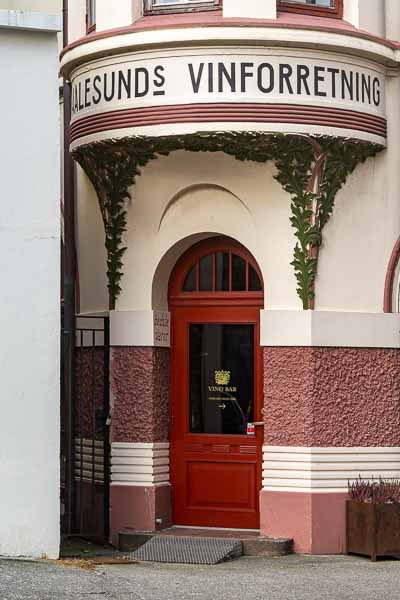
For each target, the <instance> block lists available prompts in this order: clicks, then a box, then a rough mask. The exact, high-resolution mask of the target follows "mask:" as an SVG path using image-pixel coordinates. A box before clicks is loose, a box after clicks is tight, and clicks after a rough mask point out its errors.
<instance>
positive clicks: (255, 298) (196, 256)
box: [168, 236, 264, 308]
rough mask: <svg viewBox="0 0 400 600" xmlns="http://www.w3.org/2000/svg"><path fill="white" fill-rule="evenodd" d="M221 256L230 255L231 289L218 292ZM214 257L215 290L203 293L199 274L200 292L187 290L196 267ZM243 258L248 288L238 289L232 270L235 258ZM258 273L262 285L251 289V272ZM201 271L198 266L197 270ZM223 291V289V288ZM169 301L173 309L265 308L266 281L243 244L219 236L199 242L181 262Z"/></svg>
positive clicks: (256, 274)
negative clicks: (191, 307) (217, 271)
mask: <svg viewBox="0 0 400 600" xmlns="http://www.w3.org/2000/svg"><path fill="white" fill-rule="evenodd" d="M217 254H222V255H223V254H225V255H226V254H227V255H229V257H230V258H229V284H228V289H218V286H217V285H216V270H217V265H216V259H215V258H214V257H215V256H216V255H217ZM209 256H211V257H213V259H212V261H213V265H212V269H213V285H212V289H209V290H201V289H200V287H201V286H200V285H199V283H200V282H199V280H198V278H199V273H198V272H197V273H196V276H197V280H196V289H194V290H192V291H187V290H185V289H184V283H185V279H186V277H187V276H188V274H189V273H190V270H191V269H193V267H195V268H196V265H199V264H200V261H201V260H202V259H204V258H206V257H209ZM233 256H235V257H239V258H240V259H242V260H243V261H244V263H245V265H246V266H245V289H234V287H235V286H234V285H232V277H231V275H232V271H233V268H234V265H233V264H232V259H231V257H233ZM251 270H254V274H255V276H256V277H257V279H258V280H259V286H258V287H257V289H256V287H255V286H253V287H252V286H251V284H250V273H252V271H251ZM197 271H198V267H197ZM220 287H221V288H222V287H223V286H220ZM168 301H169V306H170V308H172V307H174V306H185V305H191V304H199V303H200V304H201V305H217V304H228V305H242V306H243V305H245V306H259V307H260V308H262V307H263V305H264V281H263V276H262V273H261V269H260V267H259V265H258V263H257V261H256V259H255V258H254V256H253V255H252V254H251V252H249V250H247V248H245V246H243V245H242V244H240V243H239V242H237V241H236V240H234V239H233V238H230V237H227V236H216V237H212V238H207V239H205V240H201V241H200V242H197V243H196V244H194V245H193V246H191V247H190V248H189V249H188V250H186V252H184V254H183V255H182V256H181V257H180V259H179V260H178V261H177V263H176V265H175V267H174V269H173V270H172V273H171V276H170V279H169V285H168Z"/></svg>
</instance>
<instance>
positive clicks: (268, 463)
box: [263, 446, 400, 493]
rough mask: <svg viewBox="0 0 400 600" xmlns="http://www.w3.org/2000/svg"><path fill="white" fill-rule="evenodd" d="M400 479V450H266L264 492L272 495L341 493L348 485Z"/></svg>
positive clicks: (282, 447)
mask: <svg viewBox="0 0 400 600" xmlns="http://www.w3.org/2000/svg"><path fill="white" fill-rule="evenodd" d="M359 476H361V477H362V478H365V479H370V478H372V477H374V478H378V477H383V478H399V477H400V447H396V448H382V447H369V448H297V447H287V446H264V447H263V489H264V490H266V491H269V492H304V493H316V492H317V493H322V492H325V493H326V492H330V493H334V492H341V493H346V492H347V489H348V481H349V480H350V481H354V480H356V479H357V478H358V477H359Z"/></svg>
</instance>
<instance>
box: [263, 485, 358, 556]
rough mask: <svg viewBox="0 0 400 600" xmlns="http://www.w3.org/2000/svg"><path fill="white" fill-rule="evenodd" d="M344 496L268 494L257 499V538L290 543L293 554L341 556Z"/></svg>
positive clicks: (295, 493) (344, 527)
mask: <svg viewBox="0 0 400 600" xmlns="http://www.w3.org/2000/svg"><path fill="white" fill-rule="evenodd" d="M346 499H347V494H339V493H328V494H327V493H314V494H309V493H301V492H270V491H267V490H262V492H261V495H260V521H261V527H260V529H261V535H265V536H267V537H272V538H281V537H288V538H293V540H294V550H295V552H301V553H305V554H343V553H344V552H345V539H346V538H345V534H346Z"/></svg>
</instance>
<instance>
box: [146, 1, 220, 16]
mask: <svg viewBox="0 0 400 600" xmlns="http://www.w3.org/2000/svg"><path fill="white" fill-rule="evenodd" d="M221 4H222V0H144V10H145V14H161V13H177V12H189V11H196V10H197V11H199V10H215V9H217V8H220V7H221Z"/></svg>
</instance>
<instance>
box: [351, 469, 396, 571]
mask: <svg viewBox="0 0 400 600" xmlns="http://www.w3.org/2000/svg"><path fill="white" fill-rule="evenodd" d="M349 497H350V499H349V500H348V501H347V510H346V540H347V553H348V554H350V553H352V554H363V555H367V556H370V557H371V559H372V560H374V561H375V560H376V559H377V557H378V556H395V555H397V556H398V555H400V480H399V479H382V478H379V479H378V480H375V479H371V480H364V479H361V477H360V478H359V479H357V480H356V481H354V482H352V483H350V482H349Z"/></svg>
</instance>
